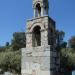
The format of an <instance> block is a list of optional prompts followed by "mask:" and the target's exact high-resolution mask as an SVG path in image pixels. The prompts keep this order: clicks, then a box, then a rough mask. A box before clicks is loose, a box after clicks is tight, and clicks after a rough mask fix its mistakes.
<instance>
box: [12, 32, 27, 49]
mask: <svg viewBox="0 0 75 75" xmlns="http://www.w3.org/2000/svg"><path fill="white" fill-rule="evenodd" d="M11 45H12V48H13V50H19V49H20V48H23V47H25V46H26V37H25V33H24V32H15V33H14V34H13V40H12V44H11Z"/></svg>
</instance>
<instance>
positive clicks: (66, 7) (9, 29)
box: [0, 0, 75, 46]
mask: <svg viewBox="0 0 75 75" xmlns="http://www.w3.org/2000/svg"><path fill="white" fill-rule="evenodd" d="M49 5H50V8H49V15H50V17H52V18H53V19H54V20H55V21H56V26H57V29H59V30H63V31H65V33H66V34H65V40H68V39H69V38H70V37H71V36H73V35H75V0H49ZM32 17H33V10H32V0H0V46H1V45H4V44H5V42H10V41H11V39H12V35H13V33H14V32H20V31H25V26H26V20H27V19H30V18H32Z"/></svg>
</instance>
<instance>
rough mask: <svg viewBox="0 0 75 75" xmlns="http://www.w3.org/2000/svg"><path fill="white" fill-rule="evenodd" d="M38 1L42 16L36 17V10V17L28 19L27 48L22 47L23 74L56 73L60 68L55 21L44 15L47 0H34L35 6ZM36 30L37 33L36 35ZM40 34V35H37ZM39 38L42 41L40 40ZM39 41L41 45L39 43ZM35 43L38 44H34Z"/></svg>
mask: <svg viewBox="0 0 75 75" xmlns="http://www.w3.org/2000/svg"><path fill="white" fill-rule="evenodd" d="M44 1H45V2H44ZM37 3H39V4H40V5H41V14H40V13H38V15H39V14H40V15H41V16H38V17H35V14H36V13H35V10H34V17H35V18H33V19H31V20H28V21H27V27H26V48H22V60H21V62H22V67H21V68H22V70H21V73H22V75H55V74H54V72H55V71H57V70H58V68H59V65H58V66H57V64H60V63H59V61H60V60H59V56H58V53H57V51H56V49H55V46H54V45H55V44H56V43H55V42H56V40H55V39H56V38H55V30H56V29H55V22H54V21H53V20H52V19H51V18H49V16H45V15H44V12H43V9H45V8H44V6H45V7H46V8H48V3H47V0H33V8H35V6H36V5H37ZM45 4H46V5H45ZM42 5H43V6H42ZM35 9H36V8H35ZM38 11H39V10H38ZM47 12H48V11H47V10H46V13H47ZM35 28H36V30H37V31H36V30H35ZM38 28H39V32H38ZM51 30H52V31H51ZM34 31H35V32H36V34H37V35H34V33H35V32H34ZM38 35H39V37H37V36H38ZM33 37H34V38H33ZM38 38H39V39H40V41H38V40H39V39H38ZM51 41H52V43H51ZM33 42H34V43H33ZM38 42H39V43H41V45H38V44H37V43H38ZM33 44H36V45H35V46H33Z"/></svg>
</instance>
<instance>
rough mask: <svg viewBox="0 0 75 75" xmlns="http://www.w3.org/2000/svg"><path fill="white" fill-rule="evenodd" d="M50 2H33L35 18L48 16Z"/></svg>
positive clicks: (46, 0)
mask: <svg viewBox="0 0 75 75" xmlns="http://www.w3.org/2000/svg"><path fill="white" fill-rule="evenodd" d="M48 8H49V4H48V0H33V9H34V17H39V16H44V15H48Z"/></svg>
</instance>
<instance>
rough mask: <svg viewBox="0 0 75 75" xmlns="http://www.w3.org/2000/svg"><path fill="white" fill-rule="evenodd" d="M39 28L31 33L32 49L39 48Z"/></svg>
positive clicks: (35, 28)
mask: <svg viewBox="0 0 75 75" xmlns="http://www.w3.org/2000/svg"><path fill="white" fill-rule="evenodd" d="M40 29H41V28H40V26H36V27H34V29H33V32H32V45H33V47H37V46H41V32H40Z"/></svg>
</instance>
